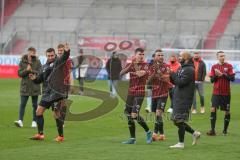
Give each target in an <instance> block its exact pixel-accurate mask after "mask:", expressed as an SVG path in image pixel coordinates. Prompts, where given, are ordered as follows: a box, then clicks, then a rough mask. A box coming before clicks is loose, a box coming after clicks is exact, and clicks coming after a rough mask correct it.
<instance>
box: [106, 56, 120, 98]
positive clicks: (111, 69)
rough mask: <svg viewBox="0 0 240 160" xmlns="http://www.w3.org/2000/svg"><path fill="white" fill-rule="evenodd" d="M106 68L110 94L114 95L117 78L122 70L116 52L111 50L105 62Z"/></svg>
mask: <svg viewBox="0 0 240 160" xmlns="http://www.w3.org/2000/svg"><path fill="white" fill-rule="evenodd" d="M106 70H107V73H108V79H109V87H110V96H111V97H116V96H117V92H116V88H115V87H117V83H118V80H119V79H120V72H121V70H122V64H121V60H120V59H119V58H118V56H117V53H116V52H113V53H112V56H111V58H109V59H108V61H107V63H106Z"/></svg>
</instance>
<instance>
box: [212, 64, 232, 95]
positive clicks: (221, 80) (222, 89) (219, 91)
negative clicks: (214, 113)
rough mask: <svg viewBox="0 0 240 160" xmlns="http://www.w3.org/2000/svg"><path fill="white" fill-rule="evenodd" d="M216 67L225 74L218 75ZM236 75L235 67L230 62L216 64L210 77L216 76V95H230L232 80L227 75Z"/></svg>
mask: <svg viewBox="0 0 240 160" xmlns="http://www.w3.org/2000/svg"><path fill="white" fill-rule="evenodd" d="M215 69H218V70H219V71H220V72H222V73H223V74H224V75H223V76H221V77H218V76H216V74H215ZM233 75H235V73H234V71H233V67H232V65H231V64H229V63H224V64H222V65H221V64H215V65H213V66H212V68H211V72H210V77H212V78H213V77H214V78H215V81H214V84H213V94H214V95H223V96H227V95H230V80H228V79H227V78H226V76H233Z"/></svg>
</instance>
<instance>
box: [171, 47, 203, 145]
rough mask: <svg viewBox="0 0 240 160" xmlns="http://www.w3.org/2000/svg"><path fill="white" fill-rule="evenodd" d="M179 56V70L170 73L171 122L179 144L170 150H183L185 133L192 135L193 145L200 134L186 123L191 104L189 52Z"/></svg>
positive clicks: (190, 63) (192, 80)
mask: <svg viewBox="0 0 240 160" xmlns="http://www.w3.org/2000/svg"><path fill="white" fill-rule="evenodd" d="M181 56H182V60H181V68H180V69H179V70H178V72H177V73H174V72H171V73H170V78H171V81H172V83H173V84H174V85H175V91H174V99H173V113H172V120H173V122H174V124H175V125H176V126H177V127H178V136H179V143H177V144H175V145H173V146H170V148H184V135H185V131H187V132H189V133H191V134H192V135H193V143H192V144H193V145H195V144H196V141H197V139H198V138H199V137H200V132H198V131H195V130H193V129H192V128H191V127H190V126H189V125H188V124H187V123H186V121H188V119H189V112H190V109H191V106H192V102H193V92H194V66H193V63H192V59H191V55H190V53H189V52H186V51H184V52H182V53H181Z"/></svg>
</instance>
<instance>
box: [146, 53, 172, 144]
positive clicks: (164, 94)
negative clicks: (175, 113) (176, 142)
mask: <svg viewBox="0 0 240 160" xmlns="http://www.w3.org/2000/svg"><path fill="white" fill-rule="evenodd" d="M169 70H170V68H169V65H168V64H166V63H164V54H163V52H162V50H160V49H159V50H156V51H155V56H154V62H153V65H151V67H150V76H149V79H148V83H149V84H151V86H152V112H154V113H155V115H156V120H155V126H154V133H153V135H152V139H153V141H158V140H160V141H161V140H165V136H164V130H163V113H164V110H165V106H166V103H167V99H168V90H169V82H170V79H169V72H168V71H169ZM158 133H160V135H159V137H158Z"/></svg>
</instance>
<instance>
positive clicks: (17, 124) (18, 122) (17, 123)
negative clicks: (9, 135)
mask: <svg viewBox="0 0 240 160" xmlns="http://www.w3.org/2000/svg"><path fill="white" fill-rule="evenodd" d="M14 124H15V125H16V126H17V127H20V128H22V127H23V122H22V121H21V120H18V121H14Z"/></svg>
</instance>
